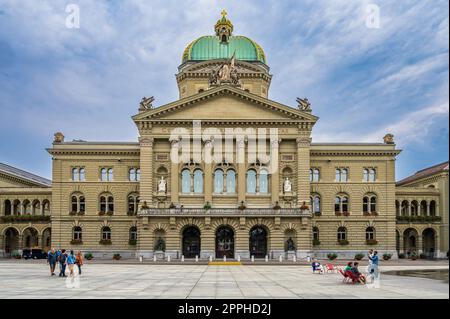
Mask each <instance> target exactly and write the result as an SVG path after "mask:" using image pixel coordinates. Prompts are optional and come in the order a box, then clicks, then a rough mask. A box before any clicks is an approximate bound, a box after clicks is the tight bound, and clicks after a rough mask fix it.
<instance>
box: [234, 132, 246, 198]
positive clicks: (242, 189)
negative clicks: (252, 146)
mask: <svg viewBox="0 0 450 319" xmlns="http://www.w3.org/2000/svg"><path fill="white" fill-rule="evenodd" d="M236 143H238V145H237V146H238V148H237V149H238V152H239V153H240V154H243V157H242V160H241V162H239V163H238V202H239V203H240V202H242V201H244V202H245V194H246V192H247V187H246V186H247V185H246V183H245V180H246V169H245V141H243V140H241V141H238V140H237V141H236ZM236 157H237V158H238V155H237V154H236Z"/></svg>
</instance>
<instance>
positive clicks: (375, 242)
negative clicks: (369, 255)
mask: <svg viewBox="0 0 450 319" xmlns="http://www.w3.org/2000/svg"><path fill="white" fill-rule="evenodd" d="M366 244H367V245H376V244H378V241H377V240H376V239H367V240H366Z"/></svg>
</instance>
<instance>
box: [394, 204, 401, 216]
mask: <svg viewBox="0 0 450 319" xmlns="http://www.w3.org/2000/svg"><path fill="white" fill-rule="evenodd" d="M395 215H397V216H400V203H399V201H398V200H396V201H395Z"/></svg>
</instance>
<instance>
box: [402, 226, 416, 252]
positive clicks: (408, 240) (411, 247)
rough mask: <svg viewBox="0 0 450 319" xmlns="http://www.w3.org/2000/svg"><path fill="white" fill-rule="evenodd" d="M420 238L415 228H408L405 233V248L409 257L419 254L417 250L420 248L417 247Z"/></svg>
mask: <svg viewBox="0 0 450 319" xmlns="http://www.w3.org/2000/svg"><path fill="white" fill-rule="evenodd" d="M418 237H419V234H418V233H417V230H415V229H414V228H408V229H406V230H405V231H404V232H403V243H404V247H405V252H406V254H407V255H408V256H410V255H411V254H412V253H416V254H417V250H418V248H419V247H417V244H418Z"/></svg>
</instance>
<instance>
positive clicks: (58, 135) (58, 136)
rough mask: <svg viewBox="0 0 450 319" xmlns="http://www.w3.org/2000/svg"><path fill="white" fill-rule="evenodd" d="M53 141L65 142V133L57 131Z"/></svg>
mask: <svg viewBox="0 0 450 319" xmlns="http://www.w3.org/2000/svg"><path fill="white" fill-rule="evenodd" d="M54 137H55V138H54V139H53V143H63V142H64V134H63V133H61V132H56V133H55V134H54Z"/></svg>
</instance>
